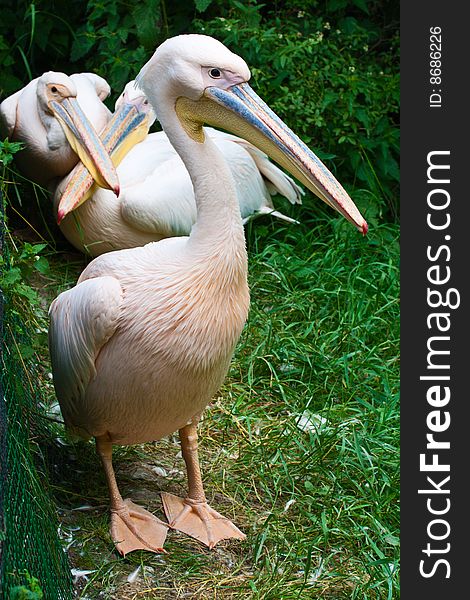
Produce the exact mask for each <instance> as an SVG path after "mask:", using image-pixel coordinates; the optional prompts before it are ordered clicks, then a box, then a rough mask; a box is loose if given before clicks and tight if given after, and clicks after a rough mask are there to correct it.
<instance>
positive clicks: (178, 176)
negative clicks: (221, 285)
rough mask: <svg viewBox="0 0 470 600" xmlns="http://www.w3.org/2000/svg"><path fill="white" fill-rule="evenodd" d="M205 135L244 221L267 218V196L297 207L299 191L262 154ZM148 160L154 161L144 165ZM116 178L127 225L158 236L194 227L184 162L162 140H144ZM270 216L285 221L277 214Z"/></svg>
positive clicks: (222, 136) (234, 140) (213, 133)
mask: <svg viewBox="0 0 470 600" xmlns="http://www.w3.org/2000/svg"><path fill="white" fill-rule="evenodd" d="M206 132H207V134H208V135H209V137H211V138H212V139H213V141H214V143H215V144H216V145H217V147H218V149H219V150H220V152H222V154H223V155H224V158H225V160H226V161H227V163H228V165H229V167H230V169H231V171H232V174H233V176H234V179H235V185H236V190H237V196H238V201H239V204H240V211H241V215H242V217H243V218H244V219H246V218H249V217H250V216H252V215H255V214H264V213H272V212H273V206H272V202H271V194H275V193H279V194H282V195H283V196H285V197H286V198H287V199H288V200H289V201H290V202H291V203H292V204H294V203H300V202H301V200H300V198H301V195H302V194H303V191H302V189H301V188H300V187H299V186H298V185H297V184H296V183H295V182H294V181H293V179H292V178H291V177H289V176H288V175H286V174H285V173H283V172H282V171H281V170H280V169H279V168H278V167H276V165H274V164H273V163H272V162H271V161H270V160H269V159H268V157H267V156H266V154H264V152H261V151H259V150H258V149H257V148H255V147H254V146H253V145H252V144H249V143H248V142H245V141H244V140H242V139H240V138H238V137H236V136H234V135H230V134H227V133H222V132H220V131H217V130H214V129H211V128H207V129H206ZM148 156H151V157H154V158H153V160H151V161H150V162H148ZM118 173H119V176H120V180H121V183H122V186H121V189H122V191H121V196H120V208H121V216H122V218H123V220H124V221H125V222H126V223H127V224H128V225H130V226H131V227H133V228H135V229H137V230H139V231H143V232H145V233H151V234H157V235H160V236H178V235H189V233H190V231H191V227H192V226H193V224H194V223H195V221H196V204H195V202H194V192H193V187H192V183H191V179H190V177H189V174H188V172H187V170H186V168H185V166H184V164H183V161H182V160H181V159H180V157H179V156H178V155H177V154H176V151H175V150H174V149H173V147H172V146H171V145H170V143H169V141H168V139H167V138H166V137H164V136H163V135H162V134H161V133H159V134H151V135H149V136H148V137H147V138H146V140H145V142H143V143H142V144H139V145H137V146H135V147H134V148H133V150H132V152H130V153H129V154H128V155H127V156H126V158H125V159H124V160H123V162H122V166H121V168H120V169H119V170H118ZM127 173H130V174H132V175H127ZM137 174H140V180H139V181H138V180H137ZM129 178H131V179H129ZM132 178H133V179H132ZM273 214H275V216H279V217H281V218H284V215H282V214H281V213H278V212H277V211H274V213H273Z"/></svg>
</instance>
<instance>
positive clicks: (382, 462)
mask: <svg viewBox="0 0 470 600" xmlns="http://www.w3.org/2000/svg"><path fill="white" fill-rule="evenodd" d="M277 204H280V203H279V202H278V203H277ZM280 210H283V211H286V212H289V211H290V212H291V214H292V216H295V217H296V218H299V219H300V220H301V221H302V224H301V225H299V226H289V225H285V224H280V223H279V222H276V221H272V220H270V219H269V218H263V219H262V220H259V221H257V222H254V223H252V224H250V225H248V228H247V241H248V248H249V260H250V286H251V295H252V305H251V311H250V315H249V319H248V323H247V325H246V327H245V329H244V332H243V334H242V337H241V339H240V342H239V344H238V347H237V350H236V353H235V356H234V359H233V361H232V365H231V369H230V372H229V376H228V377H227V379H226V382H225V384H224V386H223V388H222V389H221V390H220V392H219V394H218V396H217V397H216V398H214V401H213V402H212V404H211V405H210V407H209V408H208V410H207V411H206V414H205V418H204V420H203V421H202V423H201V425H200V445H201V451H200V456H201V464H202V468H203V476H204V482H205V487H206V493H207V496H208V499H209V501H210V502H211V504H212V506H213V507H214V508H216V510H218V511H219V512H221V513H223V514H225V515H226V516H229V517H230V518H232V519H233V520H234V522H235V523H236V524H237V525H238V526H239V527H240V528H241V529H242V530H244V531H245V533H247V540H246V541H244V542H235V541H226V542H223V543H221V544H220V545H219V546H217V547H216V549H215V550H213V551H209V550H207V549H205V548H204V547H202V546H200V545H198V544H197V543H196V542H195V541H194V540H191V539H190V538H187V537H185V536H183V535H182V534H178V533H176V532H170V533H169V536H168V541H167V544H166V546H165V547H166V549H167V550H168V554H166V555H162V556H157V555H152V554H149V553H145V552H135V553H132V554H130V555H128V556H127V557H126V558H124V559H123V558H120V557H119V556H118V555H117V553H116V552H115V551H114V548H113V545H112V543H111V540H110V537H109V534H108V511H107V504H108V498H107V490H106V485H105V481H104V477H103V475H102V473H101V471H100V469H99V467H98V461H97V458H96V455H95V452H94V447H93V444H91V443H84V442H73V441H71V440H69V439H68V438H67V436H66V435H65V434H64V432H63V430H62V429H61V428H60V426H57V427H58V428H57V437H58V438H59V439H60V441H61V444H60V445H59V444H57V443H56V444H54V443H52V442H51V441H50V440H49V441H47V440H44V447H45V448H46V449H45V452H46V453H47V454H48V456H49V462H50V464H51V474H50V478H51V482H52V487H53V492H54V497H55V501H56V503H57V507H58V511H59V515H60V521H61V526H60V533H61V536H62V539H63V542H64V545H65V546H66V547H67V548H68V553H69V556H70V559H71V563H72V566H73V567H74V568H75V569H80V570H86V571H91V572H90V573H88V574H86V575H85V576H81V577H79V578H78V580H77V584H76V588H77V597H79V598H82V599H86V598H88V599H95V598H111V599H114V598H115V599H119V600H126V599H129V600H130V599H133V600H137V599H140V598H145V599H149V600H152V599H155V600H157V599H158V600H161V599H166V598H201V599H214V598H215V599H224V600H225V599H231V598H242V597H245V598H250V599H253V600H255V599H256V600H279V599H283V600H291V599H292V600H294V599H309V598H312V599H313V598H322V599H342V598H350V599H356V598H357V599H364V600H366V599H367V600H372V599H374V600H376V599H386V600H391V599H396V598H399V579H398V552H399V547H398V527H399V505H398V502H399V471H398V464H399V462H398V461H399V458H398V445H399V420H398V419H399V417H398V414H399V409H398V391H399V390H398V385H399V384H398V335H399V334H398V331H399V306H398V240H397V238H398V228H397V227H396V226H394V225H387V224H382V225H377V224H376V225H375V226H372V227H371V230H370V232H369V235H368V236H367V237H365V238H363V237H362V236H360V235H359V234H358V233H357V232H356V231H354V229H353V228H352V227H351V226H350V225H348V224H347V223H345V222H344V221H343V220H342V219H340V218H338V219H336V218H335V217H334V216H333V217H332V213H331V212H330V211H329V210H328V209H325V210H323V209H322V208H319V207H318V202H317V201H315V200H313V199H310V198H306V200H305V203H304V206H303V207H302V209H300V210H296V209H291V208H290V207H288V206H284V205H283V204H282V203H281V204H280ZM327 211H328V212H327ZM61 247H62V248H63V249H65V250H66V252H67V254H66V255H64V252H63V251H62V252H60V251H59V252H57V251H56V252H50V253H49V254H48V259H49V262H50V266H51V268H50V272H49V273H48V274H42V273H39V274H38V275H37V277H36V280H35V282H34V285H35V286H36V287H37V288H38V289H39V291H40V293H41V294H42V296H43V298H44V302H43V303H44V305H46V304H47V302H49V301H50V300H51V299H52V298H53V297H54V296H55V295H56V293H57V292H58V291H61V290H62V289H65V288H66V287H68V286H70V285H71V284H73V282H74V280H75V279H76V277H77V276H78V274H79V272H80V270H81V268H82V267H83V265H84V264H85V263H84V259H82V258H81V257H80V255H78V254H76V253H74V252H72V251H70V248H69V247H65V245H62V246H61V244H59V250H61ZM46 300H47V302H46ZM41 356H42V359H41V360H42V364H43V381H42V385H43V386H45V389H47V393H48V395H49V398H50V400H51V401H52V400H53V392H52V388H51V383H50V380H49V379H48V377H47V372H48V370H49V366H48V363H47V361H48V358H47V352H46V350H45V349H44V352H43V353H42V354H41ZM178 453H179V447H178V444H177V440H176V438H171V439H165V440H162V441H161V442H158V443H156V444H147V445H145V446H134V447H129V448H117V449H116V453H115V466H116V471H117V476H118V481H119V484H120V487H121V491H122V493H123V495H127V494H128V495H131V494H132V497H133V499H134V500H136V501H137V502H139V503H140V504H142V505H144V506H146V507H148V508H149V509H150V510H151V511H153V512H154V513H155V514H157V515H158V516H160V517H162V516H163V511H162V507H161V502H160V499H159V495H158V492H159V491H162V490H165V491H170V492H173V493H177V494H179V495H181V494H184V491H185V482H186V479H185V473H184V465H183V462H182V459H181V457H180V456H179V455H178ZM154 467H159V469H158V470H157V472H155V471H152V468H154ZM84 505H85V506H84ZM77 509H80V510H77ZM138 567H140V570H139V573H138V574H137V578H136V580H135V581H134V582H131V583H129V582H127V577H128V576H129V575H130V574H131V573H133V572H135V570H136V569H137V568H138Z"/></svg>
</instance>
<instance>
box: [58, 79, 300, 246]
mask: <svg viewBox="0 0 470 600" xmlns="http://www.w3.org/2000/svg"><path fill="white" fill-rule="evenodd" d="M115 109H116V112H115V116H114V118H113V121H112V122H109V123H108V125H107V128H106V129H105V131H103V136H104V138H103V139H104V140H107V139H108V138H109V139H110V140H111V141H112V143H107V142H106V141H105V147H106V149H107V150H108V151H109V152H110V153H111V156H112V158H113V162H114V164H115V165H116V166H117V173H118V176H119V181H120V185H121V194H120V196H119V199H118V201H117V202H116V198H115V196H114V194H113V193H111V192H109V191H107V190H104V189H100V188H98V187H97V186H95V187H94V188H91V184H92V183H93V181H92V179H91V177H90V176H88V177H87V173H86V169H85V168H84V167H83V165H80V164H79V165H77V166H76V167H75V169H74V170H73V171H72V172H71V173H70V175H69V176H68V177H66V178H65V179H64V180H63V181H61V182H60V184H59V185H58V187H57V189H56V192H55V194H54V210H55V213H56V216H57V220H58V223H59V225H60V229H61V231H62V233H63V234H64V235H65V237H66V238H67V239H68V240H69V242H71V243H72V245H73V246H75V247H76V248H77V249H78V250H81V251H85V252H86V253H88V254H90V255H92V256H97V255H100V254H102V253H104V252H109V251H110V250H118V249H123V248H133V247H136V246H143V245H144V244H146V243H148V242H151V241H158V240H161V239H163V238H166V237H173V236H178V235H189V232H190V231H191V227H192V226H193V225H194V223H195V221H196V203H195V199H194V191H193V187H192V183H191V179H190V176H189V173H188V171H187V170H186V167H185V166H184V163H183V161H182V160H181V158H180V157H179V155H178V154H177V152H176V151H175V149H174V148H173V146H172V145H171V143H170V141H169V140H168V137H167V135H166V134H165V133H164V132H158V133H151V134H149V135H144V134H146V133H147V132H148V130H149V128H150V126H151V125H152V123H153V122H154V120H155V113H154V112H153V110H151V108H150V107H149V106H148V102H147V99H146V97H145V94H143V92H142V91H141V90H139V89H138V87H136V85H135V82H134V81H131V82H129V83H128V84H127V85H126V87H125V89H124V92H123V93H122V94H121V96H120V97H119V98H118V100H117V102H116V107H115ZM131 109H133V110H134V112H135V113H136V116H135V119H136V121H135V123H136V124H135V127H131V126H130V125H129V123H128V121H127V117H128V115H129V114H130V112H129V111H130V110H131ZM123 113H124V115H125V116H124V117H123ZM137 115H142V118H141V119H140V120H139V119H138V118H137ZM114 121H115V122H114ZM206 134H207V135H208V136H209V137H211V138H212V139H213V141H214V142H215V144H216V145H217V147H218V149H219V150H220V151H221V152H222V154H223V155H224V158H225V159H226V161H227V163H228V164H229V167H230V170H231V171H232V174H233V176H234V179H235V184H236V188H237V196H238V201H239V204H240V210H241V214H242V218H243V219H244V222H247V221H248V220H249V219H250V218H253V217H254V216H258V215H262V214H272V215H273V216H275V217H277V218H280V219H284V220H286V221H289V222H296V221H294V219H291V218H289V217H287V216H286V215H283V214H282V213H280V212H279V211H276V210H275V209H274V207H273V204H272V200H271V195H272V194H277V193H279V194H282V195H283V196H285V197H286V198H287V199H288V200H289V201H290V202H291V203H292V204H295V203H300V202H301V196H302V194H303V190H302V189H301V188H300V187H299V186H298V185H297V184H296V183H295V182H294V181H293V180H292V179H291V178H290V177H289V176H288V175H286V174H285V173H283V172H282V171H281V170H280V169H279V168H278V167H276V166H275V165H274V164H273V163H271V162H270V161H269V160H268V157H267V156H266V154H264V153H263V152H260V151H259V150H258V149H256V148H255V147H254V146H253V145H252V144H250V143H248V142H246V141H245V140H242V139H240V138H239V137H236V136H234V135H230V134H228V133H222V132H221V131H217V130H215V129H210V128H208V129H206ZM114 140H116V150H114V148H115V146H114V145H113V143H114ZM137 142H140V143H138V144H137V145H135V143H137ZM121 161H122V162H121ZM72 211H73V212H72Z"/></svg>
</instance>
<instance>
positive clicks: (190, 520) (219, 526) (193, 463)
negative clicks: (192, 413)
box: [162, 416, 246, 548]
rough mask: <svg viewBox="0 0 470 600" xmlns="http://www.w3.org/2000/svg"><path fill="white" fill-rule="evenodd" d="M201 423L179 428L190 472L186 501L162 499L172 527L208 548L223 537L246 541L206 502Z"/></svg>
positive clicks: (170, 497) (171, 497) (195, 421)
mask: <svg viewBox="0 0 470 600" xmlns="http://www.w3.org/2000/svg"><path fill="white" fill-rule="evenodd" d="M198 422H199V416H198V417H197V418H195V419H194V420H193V422H192V423H190V424H189V425H186V426H185V427H183V428H182V429H180V431H179V435H180V440H181V451H182V454H183V458H184V462H185V463H186V470H187V473H188V487H189V490H188V495H187V496H186V498H185V499H184V500H183V499H182V498H178V496H174V495H173V494H168V493H166V492H163V493H162V500H163V506H164V509H165V514H166V516H167V518H168V522H169V523H170V527H171V528H172V529H177V530H178V531H182V532H183V533H186V534H187V535H189V536H191V537H193V538H195V539H197V540H199V541H200V542H202V543H203V544H205V545H206V546H209V548H213V547H214V546H215V545H216V544H217V543H218V542H220V540H224V539H229V538H238V539H241V540H243V539H245V537H246V536H245V534H244V533H243V532H241V531H240V530H239V529H238V527H236V526H235V525H234V524H233V523H232V522H231V521H230V520H229V519H227V518H225V517H223V516H222V515H221V514H219V513H218V512H216V511H215V510H214V509H213V508H211V507H210V506H209V504H208V503H207V500H206V495H205V493H204V487H203V485H202V477H201V469H200V466H199V458H198V435H197V424H198Z"/></svg>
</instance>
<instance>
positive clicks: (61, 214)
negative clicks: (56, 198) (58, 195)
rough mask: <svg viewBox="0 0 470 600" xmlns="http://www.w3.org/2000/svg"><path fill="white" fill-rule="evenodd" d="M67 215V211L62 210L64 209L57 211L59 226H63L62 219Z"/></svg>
mask: <svg viewBox="0 0 470 600" xmlns="http://www.w3.org/2000/svg"><path fill="white" fill-rule="evenodd" d="M66 214H67V213H66V212H65V210H64V209H62V208H60V209H59V210H58V211H57V225H60V224H61V222H62V219H63V218H64V217H65V215H66Z"/></svg>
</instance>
